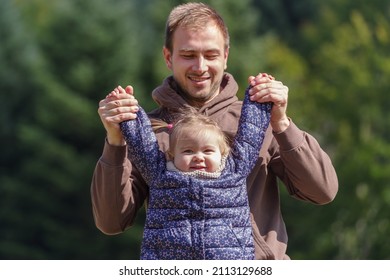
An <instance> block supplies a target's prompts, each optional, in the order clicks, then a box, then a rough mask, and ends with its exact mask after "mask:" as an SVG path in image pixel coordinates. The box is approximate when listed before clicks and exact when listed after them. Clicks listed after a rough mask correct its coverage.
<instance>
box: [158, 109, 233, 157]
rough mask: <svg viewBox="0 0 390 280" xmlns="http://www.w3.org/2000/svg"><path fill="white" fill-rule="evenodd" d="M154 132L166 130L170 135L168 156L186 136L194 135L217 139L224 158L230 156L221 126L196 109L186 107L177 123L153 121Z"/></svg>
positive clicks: (177, 117) (226, 139) (227, 142)
mask: <svg viewBox="0 0 390 280" xmlns="http://www.w3.org/2000/svg"><path fill="white" fill-rule="evenodd" d="M153 130H154V131H155V132H158V131H161V130H165V131H167V132H168V134H169V149H168V155H170V156H172V152H173V151H174V148H175V146H176V144H177V142H178V141H179V140H180V139H183V136H185V135H189V134H190V135H192V136H193V137H199V138H203V139H210V137H213V139H216V140H217V142H218V144H219V149H220V151H221V155H222V156H226V155H228V153H229V152H230V146H229V141H228V138H227V137H226V135H225V133H224V132H223V131H222V129H221V128H220V127H219V125H218V124H217V123H216V122H215V121H214V120H212V119H210V118H209V117H207V116H205V115H202V114H201V113H199V112H198V111H196V109H195V108H192V107H185V108H184V109H181V110H180V111H179V113H178V114H177V115H176V121H175V122H174V123H173V124H168V123H166V122H164V121H162V120H156V119H154V120H153Z"/></svg>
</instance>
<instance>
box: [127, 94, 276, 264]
mask: <svg viewBox="0 0 390 280" xmlns="http://www.w3.org/2000/svg"><path fill="white" fill-rule="evenodd" d="M248 89H249V88H248ZM248 89H247V91H246V93H245V98H244V102H243V107H242V113H241V117H240V121H239V127H238V131H237V135H236V137H235V139H234V142H233V146H232V151H231V153H230V155H229V156H228V157H227V159H226V163H225V168H224V169H223V171H222V173H221V175H220V176H219V177H218V178H215V179H210V178H198V177H194V176H189V175H186V174H183V173H182V172H175V171H170V170H168V169H167V162H166V157H165V154H164V153H163V152H162V151H160V150H159V146H158V143H157V140H156V138H155V135H154V133H153V130H152V128H151V124H150V120H149V119H148V116H147V114H146V113H145V111H144V110H143V109H142V108H140V110H139V111H138V112H137V118H136V119H135V120H130V121H125V122H122V123H121V124H120V127H121V130H122V133H123V135H124V138H125V140H126V142H127V144H128V145H127V146H128V154H129V158H130V160H131V162H132V163H133V164H134V165H135V166H136V167H137V169H138V170H139V171H140V173H141V174H142V176H143V178H144V179H145V181H146V183H147V184H148V186H149V201H148V209H147V213H146V221H145V228H144V236H143V241H142V247H141V259H228V260H233V259H242V260H244V259H254V243H253V237H252V226H251V220H250V212H249V204H248V196H247V189H246V177H247V176H248V174H249V173H250V171H251V170H252V168H253V167H254V165H255V163H256V161H257V159H258V155H259V151H260V148H261V145H262V142H263V139H264V136H265V131H266V129H267V127H268V125H269V121H270V111H271V107H272V105H271V104H270V103H262V104H261V103H257V102H251V101H250V100H249V94H248Z"/></svg>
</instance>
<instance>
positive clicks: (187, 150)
mask: <svg viewBox="0 0 390 280" xmlns="http://www.w3.org/2000/svg"><path fill="white" fill-rule="evenodd" d="M207 138H208V139H200V138H199V137H194V136H193V137H191V135H188V137H186V138H185V139H180V140H179V141H178V142H177V145H176V147H175V149H174V151H173V157H174V158H173V163H174V164H175V166H176V168H177V169H179V170H181V171H184V172H189V171H195V170H201V171H206V172H215V171H216V170H217V169H218V168H219V166H220V164H221V159H222V155H221V151H220V148H219V143H218V141H217V140H216V139H215V138H216V137H215V138H214V139H213V138H211V137H207Z"/></svg>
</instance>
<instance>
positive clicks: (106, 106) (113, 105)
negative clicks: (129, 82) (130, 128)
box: [98, 86, 138, 146]
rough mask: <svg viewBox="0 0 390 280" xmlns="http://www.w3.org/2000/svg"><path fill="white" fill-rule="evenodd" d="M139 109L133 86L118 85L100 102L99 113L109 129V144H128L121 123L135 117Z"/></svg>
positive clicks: (107, 129)
mask: <svg viewBox="0 0 390 280" xmlns="http://www.w3.org/2000/svg"><path fill="white" fill-rule="evenodd" d="M137 111H138V101H137V99H135V97H134V90H133V87H131V86H127V87H126V89H124V88H122V87H121V86H118V87H116V88H115V89H114V90H113V91H111V92H110V93H109V94H108V95H107V96H106V98H105V99H103V100H101V101H100V102H99V108H98V113H99V116H100V119H101V121H102V123H103V126H104V128H105V129H106V131H107V141H108V143H109V144H111V145H114V146H123V145H125V144H126V142H125V140H124V138H123V136H122V132H121V130H120V127H119V123H121V122H123V121H127V120H133V119H135V118H136V117H137V114H136V113H137Z"/></svg>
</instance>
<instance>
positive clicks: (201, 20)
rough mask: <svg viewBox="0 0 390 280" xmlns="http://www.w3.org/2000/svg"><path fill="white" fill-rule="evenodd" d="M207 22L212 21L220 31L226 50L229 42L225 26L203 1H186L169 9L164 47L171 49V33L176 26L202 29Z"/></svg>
mask: <svg viewBox="0 0 390 280" xmlns="http://www.w3.org/2000/svg"><path fill="white" fill-rule="evenodd" d="M209 22H213V23H214V24H215V25H216V26H217V28H218V29H219V30H220V31H221V33H222V36H223V38H224V39H225V50H227V49H228V48H229V44H230V43H229V41H230V39H229V32H228V29H227V26H226V24H225V22H224V21H223V19H222V17H221V16H220V15H219V14H218V13H217V11H216V10H214V9H213V8H211V7H210V6H208V5H206V4H204V3H186V4H182V5H179V6H177V7H175V8H174V9H173V10H172V11H171V13H170V14H169V17H168V20H167V23H166V27H165V47H166V48H167V49H168V50H169V51H171V52H172V51H173V34H174V33H175V31H176V29H177V28H178V27H180V26H182V27H189V28H193V29H203V28H204V27H205V26H206V24H207V23H209Z"/></svg>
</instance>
